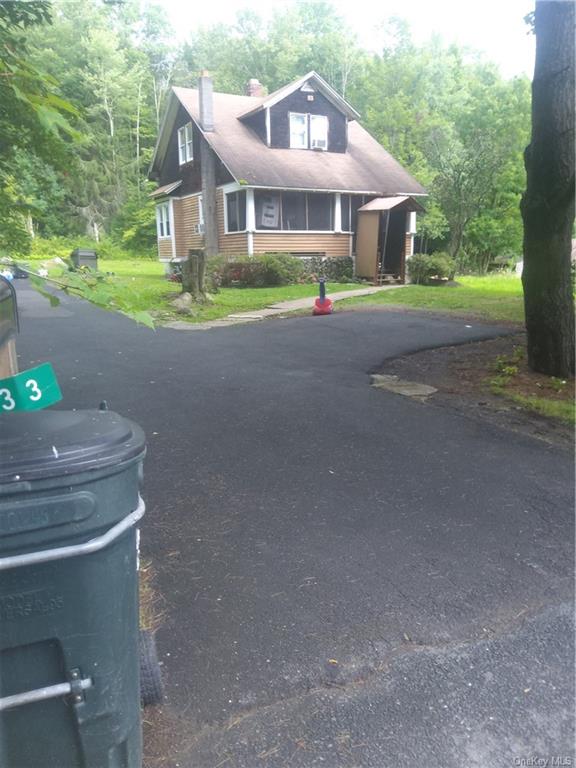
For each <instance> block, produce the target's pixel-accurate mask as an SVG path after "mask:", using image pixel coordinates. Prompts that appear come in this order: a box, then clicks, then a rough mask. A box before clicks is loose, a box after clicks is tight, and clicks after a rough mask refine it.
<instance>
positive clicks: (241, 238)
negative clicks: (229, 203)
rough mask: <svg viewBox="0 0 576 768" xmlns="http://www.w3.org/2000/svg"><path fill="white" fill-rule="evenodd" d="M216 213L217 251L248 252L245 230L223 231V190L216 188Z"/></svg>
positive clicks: (230, 252)
mask: <svg viewBox="0 0 576 768" xmlns="http://www.w3.org/2000/svg"><path fill="white" fill-rule="evenodd" d="M216 215H217V216H218V251H219V252H220V253H229V254H246V253H248V236H247V235H246V232H233V233H231V234H229V235H227V234H226V233H225V231H224V192H223V191H222V190H221V189H218V190H216Z"/></svg>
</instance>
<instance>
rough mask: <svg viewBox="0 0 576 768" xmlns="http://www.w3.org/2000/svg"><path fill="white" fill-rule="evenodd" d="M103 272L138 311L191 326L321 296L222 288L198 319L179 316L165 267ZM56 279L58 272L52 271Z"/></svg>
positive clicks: (347, 286) (124, 266)
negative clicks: (169, 317)
mask: <svg viewBox="0 0 576 768" xmlns="http://www.w3.org/2000/svg"><path fill="white" fill-rule="evenodd" d="M98 269H99V270H100V272H103V273H107V272H110V273H112V274H114V275H115V277H116V278H117V282H116V290H117V291H118V292H119V293H121V294H122V295H123V297H124V298H129V300H130V305H131V307H132V308H133V310H134V311H148V312H152V313H153V314H154V315H156V317H157V318H160V319H168V315H172V316H174V317H177V318H178V319H182V320H187V321H190V322H204V321H206V320H216V319H218V318H222V317H226V316H227V315H230V314H233V313H236V312H250V311H252V310H258V309H264V307H267V306H268V305H269V304H275V303H277V302H279V301H290V300H292V299H301V298H305V297H307V296H317V295H318V286H317V285H316V284H305V285H282V286H277V287H272V288H221V289H220V291H219V293H216V294H214V295H213V299H214V303H213V304H207V305H205V306H199V307H197V311H196V313H195V314H194V316H180V315H175V313H174V308H173V307H172V306H171V305H170V303H169V302H170V301H171V300H172V299H174V298H176V297H177V296H178V295H180V293H181V288H180V285H179V284H178V283H171V282H168V281H167V280H166V278H165V276H164V266H163V265H162V264H160V263H159V262H157V261H150V260H148V259H145V260H144V259H142V260H136V259H125V260H119V259H113V260H107V259H100V260H99V261H98ZM52 271H53V273H54V276H56V274H57V273H58V272H59V270H58V269H56V270H52ZM358 287H359V286H358V283H332V284H331V289H332V290H333V291H336V290H338V291H347V290H354V289H356V288H358Z"/></svg>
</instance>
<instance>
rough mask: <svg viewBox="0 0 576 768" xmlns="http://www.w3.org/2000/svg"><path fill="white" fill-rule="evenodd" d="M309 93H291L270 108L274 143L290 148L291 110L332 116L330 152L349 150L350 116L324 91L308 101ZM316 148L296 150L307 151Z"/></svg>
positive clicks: (329, 128)
mask: <svg viewBox="0 0 576 768" xmlns="http://www.w3.org/2000/svg"><path fill="white" fill-rule="evenodd" d="M308 95H309V94H307V93H303V92H302V91H300V90H298V91H295V92H294V93H291V94H290V95H289V96H287V97H286V98H285V99H282V101H279V102H278V104H275V105H274V106H273V107H271V108H270V145H271V146H272V147H284V148H289V147H290V118H289V113H290V112H300V113H303V114H309V115H326V116H327V117H328V152H346V147H347V144H348V123H347V119H346V115H345V114H343V113H342V112H340V110H338V109H336V107H335V106H334V105H333V104H332V103H331V102H330V101H328V99H327V98H326V97H325V96H323V95H322V94H321V93H319V92H318V91H316V93H314V94H312V95H313V96H314V101H308V99H307V98H306V97H307V96H308ZM306 151H309V152H310V151H312V150H296V149H295V150H294V152H306Z"/></svg>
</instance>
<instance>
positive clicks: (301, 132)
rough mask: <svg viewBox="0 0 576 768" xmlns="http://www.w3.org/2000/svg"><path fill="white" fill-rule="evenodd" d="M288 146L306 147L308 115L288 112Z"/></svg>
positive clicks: (293, 147)
mask: <svg viewBox="0 0 576 768" xmlns="http://www.w3.org/2000/svg"><path fill="white" fill-rule="evenodd" d="M290 148H291V149H308V115H300V114H298V113H296V112H290Z"/></svg>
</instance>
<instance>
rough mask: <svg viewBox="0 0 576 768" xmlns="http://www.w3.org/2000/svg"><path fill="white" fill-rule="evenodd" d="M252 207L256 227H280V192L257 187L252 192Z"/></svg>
mask: <svg viewBox="0 0 576 768" xmlns="http://www.w3.org/2000/svg"><path fill="white" fill-rule="evenodd" d="M254 207H255V214H256V229H281V226H280V220H281V218H280V194H279V193H278V192H264V191H262V190H259V189H257V190H256V191H255V192H254Z"/></svg>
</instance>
